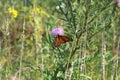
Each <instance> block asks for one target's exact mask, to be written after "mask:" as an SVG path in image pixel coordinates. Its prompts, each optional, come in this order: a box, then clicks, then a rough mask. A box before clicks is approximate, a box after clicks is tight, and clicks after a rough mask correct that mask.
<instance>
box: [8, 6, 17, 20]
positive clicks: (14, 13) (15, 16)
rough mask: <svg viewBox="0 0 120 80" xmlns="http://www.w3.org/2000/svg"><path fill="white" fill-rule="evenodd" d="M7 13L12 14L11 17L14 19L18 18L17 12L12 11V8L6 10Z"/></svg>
mask: <svg viewBox="0 0 120 80" xmlns="http://www.w3.org/2000/svg"><path fill="white" fill-rule="evenodd" d="M8 12H9V13H10V14H12V16H13V17H14V18H17V16H18V11H17V10H15V9H13V8H8Z"/></svg>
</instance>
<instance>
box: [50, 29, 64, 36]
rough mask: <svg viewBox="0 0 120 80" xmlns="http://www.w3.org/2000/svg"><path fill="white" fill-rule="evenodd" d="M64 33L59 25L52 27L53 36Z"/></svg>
mask: <svg viewBox="0 0 120 80" xmlns="http://www.w3.org/2000/svg"><path fill="white" fill-rule="evenodd" d="M63 34H64V30H63V29H62V28H61V27H57V28H54V29H53V30H52V35H53V36H54V37H56V36H58V35H63Z"/></svg>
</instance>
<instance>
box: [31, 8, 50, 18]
mask: <svg viewBox="0 0 120 80" xmlns="http://www.w3.org/2000/svg"><path fill="white" fill-rule="evenodd" d="M34 13H37V14H41V15H42V16H46V17H49V15H48V14H47V13H46V12H45V11H44V10H43V9H42V8H41V7H35V8H34V9H32V14H34Z"/></svg>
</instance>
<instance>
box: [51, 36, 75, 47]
mask: <svg viewBox="0 0 120 80" xmlns="http://www.w3.org/2000/svg"><path fill="white" fill-rule="evenodd" d="M69 41H73V39H72V38H70V37H67V36H62V35H58V36H57V37H55V41H54V45H53V48H56V47H58V46H59V45H61V44H63V43H65V42H69Z"/></svg>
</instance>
